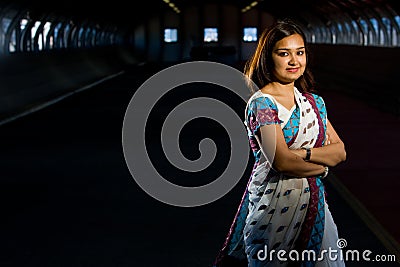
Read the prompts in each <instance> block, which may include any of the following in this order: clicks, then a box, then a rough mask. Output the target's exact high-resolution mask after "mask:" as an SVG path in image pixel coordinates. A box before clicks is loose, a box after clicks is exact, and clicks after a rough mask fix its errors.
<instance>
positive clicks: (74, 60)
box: [0, 0, 400, 267]
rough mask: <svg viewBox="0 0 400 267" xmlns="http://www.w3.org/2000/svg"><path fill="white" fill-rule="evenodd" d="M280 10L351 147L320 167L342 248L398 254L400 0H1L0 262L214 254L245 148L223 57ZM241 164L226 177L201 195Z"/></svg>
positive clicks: (197, 261)
mask: <svg viewBox="0 0 400 267" xmlns="http://www.w3.org/2000/svg"><path fill="white" fill-rule="evenodd" d="M281 19H291V20H292V21H295V22H296V23H297V24H298V25H300V27H301V28H302V29H303V31H304V33H305V36H306V39H307V42H308V43H309V47H308V48H307V49H309V50H308V51H307V53H308V54H309V56H310V57H309V62H308V68H310V69H311V70H312V72H313V75H314V78H315V81H316V92H317V94H318V95H320V96H322V97H323V98H324V101H325V104H326V107H327V114H328V117H329V120H330V122H331V123H332V124H333V125H334V126H335V129H336V131H337V133H338V134H339V135H340V136H341V138H342V140H343V142H344V144H345V147H346V152H347V158H346V160H345V161H344V162H342V163H340V164H339V165H337V166H335V167H332V168H330V171H329V175H328V177H327V178H326V179H323V180H322V183H323V184H324V186H325V189H326V191H325V192H326V198H327V202H328V203H329V207H330V210H331V212H332V215H333V218H334V221H335V223H336V225H337V228H338V234H339V237H340V238H341V240H342V241H344V242H345V244H346V245H345V247H344V249H345V250H346V251H353V252H354V251H357V253H360V255H361V254H362V253H363V252H364V254H365V252H366V251H367V252H368V251H369V254H368V255H369V260H367V259H365V258H361V259H360V258H359V259H354V258H352V259H346V266H399V263H400V246H399V243H400V230H399V227H398V225H399V223H400V220H399V216H398V215H397V212H398V211H399V208H400V199H397V197H396V196H397V194H398V192H397V191H398V190H397V189H398V187H397V186H399V187H400V175H399V171H398V170H396V168H397V167H396V166H397V164H398V160H399V156H398V153H399V151H400V142H399V140H398V137H399V135H398V134H399V132H400V124H399V118H400V117H399V115H400V90H399V85H398V84H397V81H396V79H398V78H399V77H400V76H399V71H398V69H399V64H400V4H399V1H395V0H375V1H374V0H359V1H357V0H319V1H316V0H296V1H295V0H286V1H276V0H275V1H272V0H271V1H270V0H249V1H239V0H233V1H227V0H205V1H184V0H147V1H144V2H128V1H122V0H117V1H113V2H93V3H92V2H87V3H85V2H82V1H77V0H72V1H67V2H48V1H25V0H15V1H0V22H1V26H0V137H1V138H0V140H1V141H0V162H1V165H0V166H1V167H0V173H1V175H0V177H1V178H0V200H1V204H0V207H1V214H2V216H1V223H0V225H1V226H0V248H1V252H0V266H7V267H8V266H18V267H20V266H21V267H22V266H26V267H28V266H29V267H30V266H41V267H44V266H51V267H53V266H54V267H55V266H57V267H61V266H63V267H64V266H65V267H78V266H95V267H100V266H105V267H111V266H113V267H114V266H149V267H150V266H171V267H178V266H182V267H195V266H198V267H211V266H213V262H214V260H215V258H216V256H217V254H218V252H219V250H220V249H221V248H222V246H223V244H224V241H225V238H226V235H227V233H228V231H229V230H230V227H231V223H232V220H233V218H234V216H235V214H236V212H237V209H238V205H239V204H240V202H241V198H242V194H243V192H244V190H245V189H246V184H247V182H248V180H249V177H250V174H251V172H252V166H253V163H254V159H253V158H252V154H250V150H248V152H249V157H248V158H245V160H241V161H239V162H238V164H236V163H234V164H230V163H232V162H233V158H234V155H233V154H234V153H237V151H240V149H236V148H235V147H236V146H240V147H242V148H243V144H244V147H247V146H248V140H247V137H246V138H244V139H243V138H242V137H238V135H234V134H233V132H235V131H238V132H240V131H241V130H243V129H244V127H243V126H244V125H243V124H241V123H242V122H243V120H244V116H243V115H244V110H245V107H246V102H245V101H243V100H245V99H243V98H242V99H241V98H240V97H239V96H238V94H235V91H234V90H232V89H231V88H227V86H223V85H224V84H225V83H226V84H232V83H231V81H230V80H229V79H230V78H227V76H226V75H227V73H226V72H235V73H237V75H239V73H240V74H241V73H242V72H243V71H244V66H245V63H246V62H247V61H248V60H249V59H250V57H251V55H252V54H253V53H254V51H255V49H256V47H257V44H258V41H259V38H260V35H261V34H262V32H263V31H264V30H265V29H267V28H268V27H270V26H271V25H273V23H275V22H276V21H279V20H281ZM189 63H198V64H200V65H201V64H206V63H210V65H207V64H206V65H201V67H199V69H197V70H199V72H202V71H204V72H205V73H208V75H209V77H210V80H207V79H208V78H204V76H201V73H196V68H195V69H193V71H191V70H192V69H191V66H192V65H190V64H189ZM196 66H198V65H196ZM205 66H207V67H205ZM208 66H210V68H209V69H208ZM214 67H215V68H216V71H213V70H214V69H213V68H214ZM220 68H223V70H222V71H221V69H220ZM224 70H226V72H224ZM197 74H199V75H200V76H196V75H197ZM197 77H198V78H197ZM186 78H188V79H189V78H190V81H188V80H185V79H186ZM216 80H218V81H223V82H221V83H220V84H218V83H215V82H212V81H216ZM163 87H165V88H163ZM205 99H208V100H205ZM212 100H213V101H212ZM196 101H197V102H198V103H199V104H202V103H203V104H202V105H200V108H197V109H195V108H193V109H191V108H188V109H187V110H185V109H184V108H187V107H190V105H193V106H195V105H196V103H197V102H196ZM201 101H205V102H201ZM214 105H223V106H224V107H225V109H226V108H227V107H228V109H229V110H230V112H233V113H234V114H236V115H235V116H236V117H235V120H233V119H227V120H226V121H223V119H226V118H227V117H226V116H225V117H224V115H223V114H227V113H224V112H225V111H224V112H222V110H221V113H220V111H219V109H218V108H216V107H215V106H214ZM182 110H183V111H182ZM196 112H198V113H196ZM226 112H228V111H226ZM201 114H211V115H207V116H206V115H201ZM229 114H232V113H229ZM128 115H129V116H128ZM189 115H192V117H191V118H189V117H190V116H189ZM174 116H176V117H174ZM127 118H130V120H127ZM221 118H222V119H221ZM167 122H168V123H169V125H170V126H168V125H167ZM238 122H239V124H237V123H238ZM171 125H172V126H171ZM238 125H239V126H238ZM235 127H236V128H235ZM128 128H129V134H127V131H128V130H127V129H128ZM167 132H168V133H167ZM128 139H129V140H130V141H129V143H128V142H124V140H128ZM386 141H387V142H388V143H385V142H386ZM238 143H241V145H238ZM141 145H143V148H142V147H141ZM234 146H235V147H234ZM168 149H172V152H171V151H170V152H168V151H166V150H168ZM246 149H247V148H246ZM210 151H211V152H210ZM208 152H210V153H208ZM128 153H129V154H128ZM246 153H247V150H245V153H242V155H245V154H246ZM178 156H179V157H180V160H178V161H179V162H177V161H174V160H175V159H177V158H178ZM182 158H183V159H182ZM130 162H131V163H132V164H130ZM142 162H143V163H142ZM206 163H207V164H206ZM193 164H194V165H195V166H194V165H193ZM235 164H236V165H240V164H242V165H243V166H244V168H243V170H242V172H241V173H239V171H237V172H236V173H235V172H233V173H234V175H233V176H235V175H236V176H237V177H233V178H231V180H230V182H231V183H232V186H231V187H230V190H227V191H226V192H225V191H224V193H223V194H222V193H221V194H220V195H218V197H214V198H210V199H209V198H208V196H207V192H206V193H204V194H203V195H199V196H198V195H196V194H195V192H196V189H198V188H202V187H204V186H205V185H212V184H213V183H212V182H213V181H216V180H218V179H219V177H222V175H223V174H224V173H225V171H226V170H227V169H228V167H229V166H231V167H232V165H235ZM192 165H193V166H194V167H193V166H192ZM146 166H147V167H146ZM148 166H151V170H150V169H149V168H148ZM190 166H192V167H190ZM235 167H236V168H239V167H238V166H233V167H232V168H235ZM146 168H147V169H146ZM159 178H162V179H161V180H163V181H164V182H165V181H167V182H166V183H164V184H161V185H160V184H157V183H158V182H159V180H158V179H159ZM233 180H235V181H233ZM149 181H150V182H149ZM148 183H149V184H150V185H152V187H146V186H143V184H146V185H147V184H148ZM152 183H153V184H152ZM171 184H173V185H177V188H178V189H179V190H181V191H182V192H183V191H184V190H183V188H186V189H187V188H192V189H194V190H193V191H190V190H189V193H187V192H186V191H185V193H184V194H182V195H180V194H179V193H181V191H179V190H178V191H177V192H176V193H171V192H172V191H171V192H169V191H168V189H167V188H170V187H169V186H170V185H171ZM164 186H165V187H164ZM213 190H216V189H213ZM213 190H211V191H213ZM167 191H168V192H167ZM155 192H156V193H155ZM174 192H175V191H174ZM178 192H179V193H178ZM190 192H193V193H190ZM209 193H210V195H211V193H214V192H209ZM195 195H196V196H198V197H199V198H201V199H204V200H203V201H201V204H199V203H197V204H188V203H192V202H191V198H192V197H194V196H195ZM164 197H167V198H168V199H171V198H172V199H173V200H171V201H170V202H169V201H166V200H165V199H164ZM185 200H187V202H186V205H177V204H176V203H182V202H185ZM364 254H363V255H364ZM368 255H367V256H368ZM232 266H234V265H232ZM302 266H305V265H302ZM307 266H313V265H307Z"/></svg>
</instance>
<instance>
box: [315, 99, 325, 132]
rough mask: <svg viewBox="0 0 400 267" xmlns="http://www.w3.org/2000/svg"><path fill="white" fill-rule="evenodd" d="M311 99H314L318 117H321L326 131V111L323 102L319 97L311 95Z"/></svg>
mask: <svg viewBox="0 0 400 267" xmlns="http://www.w3.org/2000/svg"><path fill="white" fill-rule="evenodd" d="M313 97H314V99H315V104H316V105H317V108H318V110H319V115H320V116H321V119H322V122H323V124H324V128H325V129H326V121H327V111H326V106H325V101H324V99H323V98H322V97H321V96H319V95H316V94H313Z"/></svg>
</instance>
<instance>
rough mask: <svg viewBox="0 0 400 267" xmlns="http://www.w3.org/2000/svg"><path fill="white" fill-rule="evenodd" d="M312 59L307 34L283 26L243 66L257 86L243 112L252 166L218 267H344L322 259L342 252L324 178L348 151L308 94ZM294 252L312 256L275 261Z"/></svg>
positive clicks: (337, 261) (278, 25) (317, 98)
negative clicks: (330, 168) (328, 251)
mask: <svg viewBox="0 0 400 267" xmlns="http://www.w3.org/2000/svg"><path fill="white" fill-rule="evenodd" d="M307 57H308V55H307V43H306V38H305V35H304V33H303V32H302V30H301V29H300V28H299V27H298V26H297V25H296V24H295V23H293V22H291V21H279V22H277V23H276V24H275V25H273V26H272V27H271V28H269V29H267V30H265V31H264V32H263V34H262V35H261V38H260V41H259V43H258V46H257V48H256V51H255V53H254V55H253V57H252V58H251V59H250V60H249V61H248V62H247V64H246V66H245V74H246V76H247V77H248V78H249V79H250V80H252V81H253V82H254V83H255V84H256V85H257V86H258V87H259V88H260V89H258V88H253V89H254V91H253V92H252V93H253V94H252V96H251V97H250V99H249V100H248V103H247V106H246V112H245V114H246V118H245V125H246V128H247V132H248V137H249V142H250V145H251V147H252V150H253V155H254V158H255V164H254V167H253V171H252V174H251V177H250V180H249V182H248V185H247V188H246V191H245V193H244V195H243V198H242V201H241V204H240V206H239V209H238V211H237V213H236V216H235V218H234V221H233V223H232V225H231V228H230V231H229V234H228V236H227V238H226V240H225V243H224V245H223V248H222V249H221V251H220V253H219V255H218V256H217V259H216V261H215V262H214V266H217V267H223V266H230V267H232V266H257V267H258V266H278V265H279V266H287V265H288V264H290V265H291V266H292V265H293V266H318V267H322V266H337V267H339V266H340V267H341V266H345V263H344V261H343V260H341V259H337V258H334V259H332V258H328V257H324V251H326V250H329V249H334V250H336V251H338V253H340V248H339V249H338V247H337V245H336V242H337V241H338V231H337V228H336V224H335V223H334V221H333V219H332V215H331V213H330V211H329V208H328V204H327V201H326V197H325V189H324V184H323V182H322V179H324V178H326V176H327V175H328V171H329V169H328V167H331V166H336V165H337V164H339V163H340V162H342V161H344V160H345V158H346V152H345V149H344V144H343V142H342V141H341V139H340V138H339V136H338V134H337V133H336V131H335V130H334V128H333V126H332V125H331V124H330V123H329V121H328V119H327V112H326V107H325V104H324V100H323V99H322V97H320V96H319V95H317V94H315V93H312V92H311V90H312V89H313V86H314V81H313V77H312V74H311V72H310V70H309V69H308V68H307ZM272 251H274V252H277V253H276V254H275V255H272V254H268V255H267V253H268V252H271V253H273V252H272ZM291 251H295V252H297V253H298V254H299V255H302V254H304V253H302V252H307V253H309V255H308V257H306V258H302V259H292V258H290V259H291V262H290V260H289V259H288V258H287V257H286V260H283V259H282V257H279V256H278V255H281V256H282V254H286V255H288V253H289V252H291ZM317 257H318V260H317ZM321 259H322V260H321Z"/></svg>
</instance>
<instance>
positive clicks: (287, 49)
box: [275, 46, 305, 51]
mask: <svg viewBox="0 0 400 267" xmlns="http://www.w3.org/2000/svg"><path fill="white" fill-rule="evenodd" d="M304 48H305V47H304V46H302V47H299V48H296V50H300V49H304ZM278 50H286V51H289V50H291V49H289V48H278V49H275V51H278Z"/></svg>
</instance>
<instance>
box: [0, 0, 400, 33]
mask: <svg viewBox="0 0 400 267" xmlns="http://www.w3.org/2000/svg"><path fill="white" fill-rule="evenodd" d="M47 1H48V0H37V1H32V0H13V1H2V0H0V8H1V7H7V6H8V7H10V6H12V7H14V8H18V9H19V8H27V9H28V10H30V11H31V15H32V16H40V15H45V14H54V16H65V17H69V18H71V19H78V20H85V19H88V20H92V21H96V22H99V23H107V24H108V23H111V24H115V25H117V26H121V27H135V26H136V25H139V24H141V23H143V22H145V21H146V20H147V19H148V18H149V17H153V16H157V15H158V14H162V13H164V12H166V11H169V10H171V8H170V7H169V6H168V5H167V4H166V3H164V2H163V1H162V0H144V1H126V0H113V1H104V2H103V1H97V2H89V1H82V0H69V1H53V2H50V3H48V2H47ZM171 2H173V3H174V4H176V6H178V7H179V8H180V10H181V11H182V12H184V10H185V7H187V6H191V5H196V6H201V5H204V4H206V3H217V4H231V5H235V6H237V7H239V9H242V8H244V7H246V6H247V5H249V4H250V3H251V2H253V0H249V1H244V0H191V1H188V0H171ZM399 2H400V1H396V0H285V1H281V0H260V1H258V4H257V6H256V8H259V9H261V10H264V11H266V12H268V13H270V14H272V15H273V16H274V17H288V16H289V17H292V18H295V19H298V20H300V21H303V22H304V23H305V24H307V23H310V21H313V19H318V21H320V22H322V23H329V20H331V19H332V17H334V16H337V15H340V14H346V16H350V17H351V18H353V19H357V17H359V16H360V14H362V13H363V12H365V10H374V9H375V8H379V7H381V8H383V9H385V10H386V11H388V12H390V11H394V12H395V13H399V12H397V11H399V10H400V8H399V7H400V4H399Z"/></svg>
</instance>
